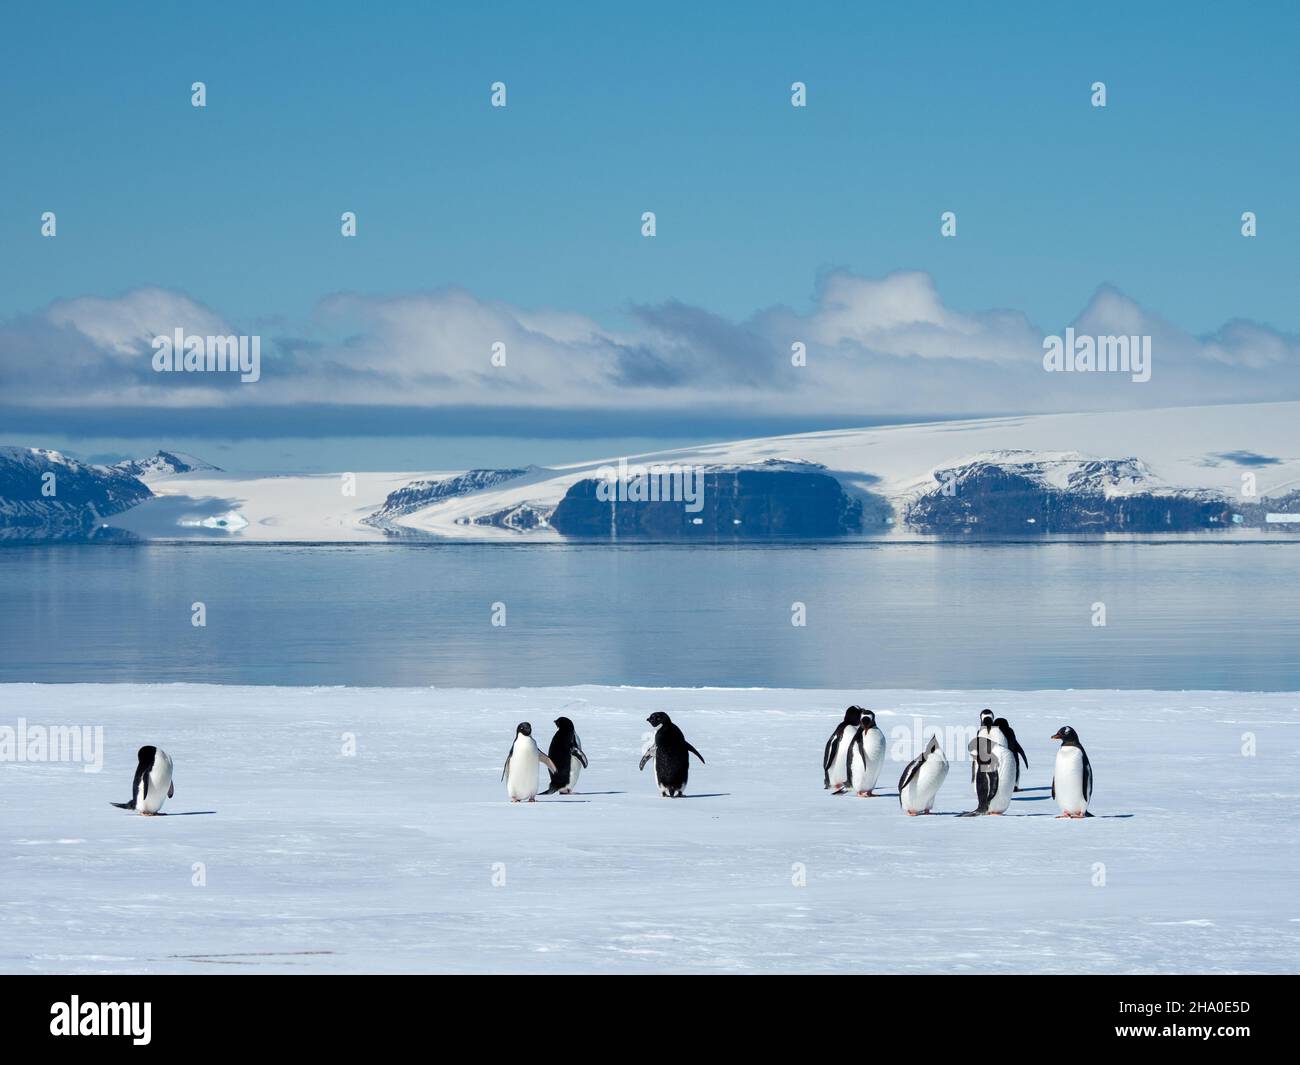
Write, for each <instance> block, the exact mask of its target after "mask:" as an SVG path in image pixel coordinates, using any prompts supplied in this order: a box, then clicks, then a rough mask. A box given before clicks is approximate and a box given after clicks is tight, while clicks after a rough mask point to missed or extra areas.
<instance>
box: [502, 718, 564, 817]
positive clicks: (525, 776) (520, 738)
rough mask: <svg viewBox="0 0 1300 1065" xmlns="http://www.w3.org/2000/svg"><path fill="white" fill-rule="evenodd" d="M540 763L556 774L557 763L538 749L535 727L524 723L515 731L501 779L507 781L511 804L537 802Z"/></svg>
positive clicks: (507, 791) (507, 792)
mask: <svg viewBox="0 0 1300 1065" xmlns="http://www.w3.org/2000/svg"><path fill="white" fill-rule="evenodd" d="M538 763H543V764H545V766H546V767H547V768H548V769H549V770H550V771H551V772H552V773H554V772H555V763H554V762H552V761H551V759H550V758H549V757H548V756H547V755H544V754H542V752H541V751H540V750H538V749H537V741H536V740H535V739H533V726H532V725H530V724H529V723H528V722H527V721H522V722H520V723H519V726H518V727H517V728H516V729H515V742H514V743H512V744H511V745H510V753H509V754H507V755H506V764H505V765H504V766H503V767H502V769H501V779H502V780H505V781H506V794H507V795H509V796H510V801H511V802H521V801H524V800H527V801H528V802H536V801H537V775H538V768H537V767H538ZM507 777H508V778H509V779H507Z"/></svg>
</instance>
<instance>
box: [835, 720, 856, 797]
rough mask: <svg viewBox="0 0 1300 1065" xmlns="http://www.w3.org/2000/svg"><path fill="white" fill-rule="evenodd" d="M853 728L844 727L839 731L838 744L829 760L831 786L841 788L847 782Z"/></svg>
mask: <svg viewBox="0 0 1300 1065" xmlns="http://www.w3.org/2000/svg"><path fill="white" fill-rule="evenodd" d="M853 732H854V730H853V729H850V728H848V727H846V728H845V729H844V731H843V732H842V733H840V745H839V747H838V748H836V750H835V757H834V758H833V759H832V760H831V787H832V788H842V787H844V785H846V784H847V783H848V782H849V743H850V741H852V739H853Z"/></svg>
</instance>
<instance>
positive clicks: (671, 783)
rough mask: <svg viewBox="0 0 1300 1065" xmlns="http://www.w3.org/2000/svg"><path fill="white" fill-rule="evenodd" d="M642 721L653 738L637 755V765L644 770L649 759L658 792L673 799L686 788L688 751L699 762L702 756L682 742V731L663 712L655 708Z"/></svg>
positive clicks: (702, 760)
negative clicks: (650, 730) (653, 734)
mask: <svg viewBox="0 0 1300 1065" xmlns="http://www.w3.org/2000/svg"><path fill="white" fill-rule="evenodd" d="M646 720H647V721H648V722H650V724H651V725H652V726H653V727H654V729H655V741H654V743H653V744H652V745H651V747H650V749H649V750H648V751H646V753H645V754H644V755H642V756H641V764H640V765H639V766H638V767H637V768H638V769H644V768H645V764H646V762H648V761H650V759H651V758H653V759H654V760H655V779H656V780H658V782H659V794H660V795H662V796H663V797H664V798H666V799H671V798H677V797H679V796H680V795H681V794H682V791H683V790H684V789H685V788H686V777H687V775H688V773H689V771H690V768H691V767H690V758H689V757H687V755H688V753H689V754H693V755H695V757H696V758H698V759H699V760H700V764H701V765H704V764H705V762H704V755H702V754H700V752H699V751H697V750H696V749H695V748H694V747H692V746H691V745H690V744H689V743H687V742H686V737H685V736H683V735H682V730H681V729H679V728H678V727H677V726H676V725H674V724H673V722H672V719H671V718H670V717H669V716H668V715H667V714H665V713H663V712H662V711H659V710H656V711H655V712H654V713H653V714H651V715H650V716H649V717H648V718H646Z"/></svg>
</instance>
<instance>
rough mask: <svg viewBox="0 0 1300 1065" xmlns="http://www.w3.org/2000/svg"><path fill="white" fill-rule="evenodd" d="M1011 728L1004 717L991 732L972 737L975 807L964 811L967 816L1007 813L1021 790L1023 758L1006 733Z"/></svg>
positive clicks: (990, 729)
mask: <svg viewBox="0 0 1300 1065" xmlns="http://www.w3.org/2000/svg"><path fill="white" fill-rule="evenodd" d="M1010 730H1011V726H1010V725H1008V724H1007V719H1006V718H1004V717H1000V718H998V719H997V720H996V721H994V722H993V724H992V726H990V728H989V729H988V734H987V735H984V736H976V737H975V739H973V740H971V742H970V752H971V754H972V755H974V758H973V759H972V763H971V764H972V767H973V769H974V774H973V775H974V778H975V809H974V810H972V811H971V812H970V813H969V814H963V815H962V816H963V817H972V816H975V815H977V814H995V815H1000V814H1004V813H1006V812H1007V808H1008V807H1009V806H1010V805H1011V796H1012V795H1013V794H1014V793H1015V791H1016V790H1017V788H1016V785H1017V783H1018V782H1019V780H1020V762H1019V761H1018V760H1017V757H1016V754H1015V752H1014V751H1013V750H1012V749H1011V746H1010V744H1009V743H1008V742H1007V736H1006V733H1007V732H1010ZM1012 735H1013V736H1014V733H1012Z"/></svg>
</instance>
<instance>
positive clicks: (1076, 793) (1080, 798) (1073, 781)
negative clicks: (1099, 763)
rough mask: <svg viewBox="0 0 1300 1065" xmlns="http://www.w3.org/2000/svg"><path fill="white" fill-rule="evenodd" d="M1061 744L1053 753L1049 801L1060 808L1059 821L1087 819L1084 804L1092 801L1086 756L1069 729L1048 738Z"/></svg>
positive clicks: (1066, 727) (1090, 766)
mask: <svg viewBox="0 0 1300 1065" xmlns="http://www.w3.org/2000/svg"><path fill="white" fill-rule="evenodd" d="M1052 739H1054V740H1060V741H1061V747H1060V750H1058V751H1057V752H1056V770H1055V772H1053V773H1052V798H1053V799H1055V800H1056V802H1057V805H1058V806H1060V808H1061V814H1060V816H1061V817H1091V816H1092V814H1090V813H1088V803H1089V802H1090V801H1091V800H1092V763H1091V762H1089V761H1088V752H1087V751H1085V750H1084V749H1083V744H1082V743H1080V742H1079V734H1078V733H1077V732H1075V731H1074V729H1072V728H1070V726H1069V725H1062V726H1061V727H1060V728H1059V729H1057V730H1056V733H1055V734H1054V735H1053V736H1052Z"/></svg>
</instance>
